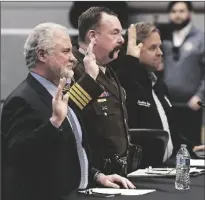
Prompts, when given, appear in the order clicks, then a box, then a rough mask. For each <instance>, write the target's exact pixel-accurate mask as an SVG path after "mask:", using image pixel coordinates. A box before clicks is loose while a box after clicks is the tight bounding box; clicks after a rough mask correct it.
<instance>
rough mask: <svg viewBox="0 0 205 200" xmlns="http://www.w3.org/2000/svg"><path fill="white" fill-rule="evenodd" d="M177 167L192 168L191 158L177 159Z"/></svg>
mask: <svg viewBox="0 0 205 200" xmlns="http://www.w3.org/2000/svg"><path fill="white" fill-rule="evenodd" d="M176 164H177V165H186V166H190V159H189V158H184V159H183V158H177V162H176Z"/></svg>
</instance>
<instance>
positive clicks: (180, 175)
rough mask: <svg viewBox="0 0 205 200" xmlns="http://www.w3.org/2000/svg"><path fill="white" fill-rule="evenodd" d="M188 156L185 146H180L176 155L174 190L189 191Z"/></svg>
mask: <svg viewBox="0 0 205 200" xmlns="http://www.w3.org/2000/svg"><path fill="white" fill-rule="evenodd" d="M189 170H190V154H189V152H188V150H187V148H186V145H185V144H181V148H180V149H179V151H178V153H177V155H176V180H175V188H176V189H177V190H189V189H190V176H189Z"/></svg>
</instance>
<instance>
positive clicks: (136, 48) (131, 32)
mask: <svg viewBox="0 0 205 200" xmlns="http://www.w3.org/2000/svg"><path fill="white" fill-rule="evenodd" d="M136 42H137V32H136V27H135V25H134V24H131V25H130V27H129V28H128V42H127V55H130V56H134V57H136V58H139V57H140V51H141V48H142V46H143V44H142V43H140V44H138V45H137V44H136Z"/></svg>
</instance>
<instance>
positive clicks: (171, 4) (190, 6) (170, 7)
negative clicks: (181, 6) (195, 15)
mask: <svg viewBox="0 0 205 200" xmlns="http://www.w3.org/2000/svg"><path fill="white" fill-rule="evenodd" d="M176 3H185V4H186V6H187V8H188V10H189V11H190V12H191V11H193V6H192V3H191V2H190V1H171V2H170V3H169V4H168V7H167V11H168V12H171V9H172V8H173V6H174V5H175V4H176Z"/></svg>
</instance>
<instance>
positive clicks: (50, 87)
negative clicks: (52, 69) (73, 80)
mask: <svg viewBox="0 0 205 200" xmlns="http://www.w3.org/2000/svg"><path fill="white" fill-rule="evenodd" d="M30 73H31V75H32V76H33V77H34V78H35V79H36V80H37V81H38V82H39V83H40V84H41V85H43V86H44V87H45V88H46V90H47V91H48V92H49V93H50V94H51V96H52V97H54V96H55V94H56V91H57V87H56V86H55V85H54V84H53V83H51V82H50V81H48V80H47V79H45V78H44V77H42V76H40V75H39V74H36V73H34V72H30Z"/></svg>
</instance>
